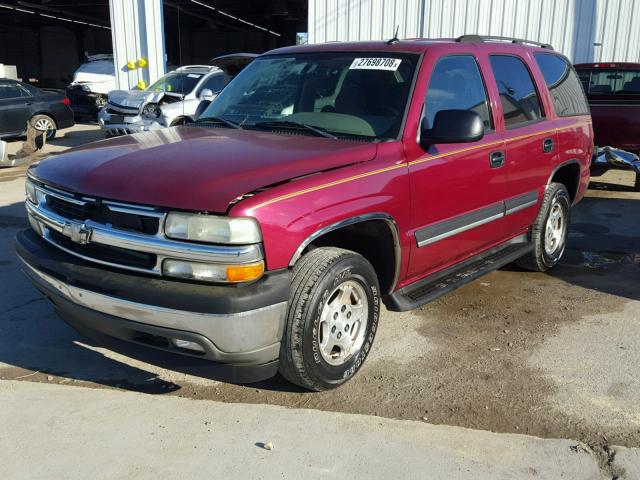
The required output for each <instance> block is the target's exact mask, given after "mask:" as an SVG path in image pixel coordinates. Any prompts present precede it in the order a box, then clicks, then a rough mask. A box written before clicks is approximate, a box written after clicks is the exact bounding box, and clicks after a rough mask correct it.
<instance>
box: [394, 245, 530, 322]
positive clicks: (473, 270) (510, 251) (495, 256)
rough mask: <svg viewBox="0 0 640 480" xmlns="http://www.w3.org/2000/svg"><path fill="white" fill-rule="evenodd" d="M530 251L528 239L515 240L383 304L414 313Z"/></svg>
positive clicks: (405, 288)
mask: <svg viewBox="0 0 640 480" xmlns="http://www.w3.org/2000/svg"><path fill="white" fill-rule="evenodd" d="M531 250H533V244H531V242H529V241H528V240H526V236H522V237H517V238H514V239H513V240H510V241H509V242H507V243H505V244H502V245H500V246H498V247H496V248H493V249H491V250H488V251H486V252H483V253H481V254H479V255H476V256H474V257H471V258H469V259H467V260H465V261H464V262H462V263H458V264H457V265H454V266H452V267H449V268H446V269H444V270H442V271H440V272H437V273H434V274H432V275H429V276H428V277H425V278H423V279H422V280H419V281H417V282H415V283H413V284H411V285H408V286H406V287H404V288H402V289H400V290H397V291H395V292H393V293H392V294H390V295H388V296H387V297H386V298H384V303H385V305H386V306H387V308H388V309H389V310H392V311H395V312H405V311H407V310H413V309H415V308H418V307H420V306H421V305H424V304H426V303H429V302H432V301H433V300H435V299H437V298H439V297H441V296H442V295H445V294H447V293H449V292H451V291H453V290H455V289H457V288H460V287H462V286H463V285H466V284H467V283H469V282H472V281H473V280H475V279H477V278H479V277H481V276H483V275H485V274H487V273H491V272H493V271H494V270H497V269H499V268H500V267H503V266H505V265H507V264H508V263H511V262H513V261H514V260H517V259H518V258H520V257H522V256H523V255H526V254H527V253H529V252H530V251H531Z"/></svg>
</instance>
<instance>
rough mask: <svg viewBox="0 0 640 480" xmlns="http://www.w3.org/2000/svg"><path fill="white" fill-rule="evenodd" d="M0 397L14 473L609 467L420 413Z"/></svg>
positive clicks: (35, 390)
mask: <svg viewBox="0 0 640 480" xmlns="http://www.w3.org/2000/svg"><path fill="white" fill-rule="evenodd" d="M0 404H1V405H2V408H1V409H0V423H1V424H2V426H3V428H2V434H0V464H1V465H2V470H3V472H4V473H3V477H4V478H12V479H23V478H24V479H30V480H35V479H52V478H65V479H67V480H74V479H78V480H85V479H87V478H136V479H146V478H148V479H158V478H224V479H227V480H231V479H249V478H251V479H257V478H264V479H276V478H278V479H282V478H285V479H298V478H305V479H315V478H318V479H320V478H322V479H326V478H332V477H334V476H336V477H339V478H346V479H348V478H367V479H392V478H396V479H428V478H433V479H451V480H453V479H460V480H466V479H469V480H472V479H473V480H498V479H519V480H524V479H545V480H553V479H576V480H577V479H579V480H599V479H605V478H612V477H611V475H610V472H606V471H603V470H602V469H601V468H599V465H598V458H597V456H595V455H594V454H593V453H592V452H591V451H590V450H589V449H588V447H586V446H584V445H581V444H579V443H578V442H575V441H571V440H554V439H546V440H543V439H540V438H535V437H530V436H525V435H513V434H511V435H507V434H495V433H489V432H481V431H474V430H469V429H465V428H460V427H446V426H436V425H428V424H425V423H420V422H415V421H400V420H389V419H383V418H379V417H372V416H364V415H352V414H344V413H329V412H320V411H315V410H300V409H288V408H284V407H275V406H269V405H245V404H224V403H218V402H212V401H202V400H190V399H184V398H179V397H166V396H165V397H160V396H152V395H145V394H139V393H129V392H116V391H105V390H94V389H88V388H79V387H71V386H60V385H48V384H38V383H27V382H13V381H4V382H0ZM269 442H271V443H272V444H273V450H267V449H265V448H264V444H267V443H269ZM628 452H629V453H628V454H626V456H629V457H631V456H635V458H630V460H631V461H634V462H637V460H638V454H637V452H636V451H631V450H629V451H628ZM636 468H637V467H636ZM635 471H637V469H636V470H635ZM625 478H626V477H625ZM629 478H632V477H629Z"/></svg>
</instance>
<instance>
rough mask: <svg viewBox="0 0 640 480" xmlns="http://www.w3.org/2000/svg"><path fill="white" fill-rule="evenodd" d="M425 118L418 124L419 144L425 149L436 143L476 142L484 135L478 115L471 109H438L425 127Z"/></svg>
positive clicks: (482, 125)
mask: <svg viewBox="0 0 640 480" xmlns="http://www.w3.org/2000/svg"><path fill="white" fill-rule="evenodd" d="M427 127H428V125H427V119H426V118H424V119H423V120H422V123H421V124H420V146H421V147H422V148H424V149H425V150H426V149H427V148H429V147H430V146H431V145H434V144H436V143H464V142H477V141H478V140H480V139H482V137H483V136H484V124H483V123H482V119H481V118H480V115H478V114H477V113H476V112H474V111H472V110H440V111H439V112H438V113H436V117H435V118H434V119H433V126H432V127H431V128H427Z"/></svg>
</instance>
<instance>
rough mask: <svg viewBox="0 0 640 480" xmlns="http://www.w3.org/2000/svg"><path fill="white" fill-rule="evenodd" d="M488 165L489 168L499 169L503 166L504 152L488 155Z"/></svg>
mask: <svg viewBox="0 0 640 480" xmlns="http://www.w3.org/2000/svg"><path fill="white" fill-rule="evenodd" d="M489 165H491V168H500V167H503V166H504V152H503V151H502V150H497V151H495V152H491V153H490V154H489Z"/></svg>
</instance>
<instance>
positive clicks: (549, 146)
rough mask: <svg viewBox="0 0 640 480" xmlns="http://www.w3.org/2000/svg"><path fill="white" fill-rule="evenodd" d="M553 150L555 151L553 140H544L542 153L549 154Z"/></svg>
mask: <svg viewBox="0 0 640 480" xmlns="http://www.w3.org/2000/svg"><path fill="white" fill-rule="evenodd" d="M552 150H553V139H552V138H545V139H544V140H542V151H543V152H544V153H549V152H551V151H552Z"/></svg>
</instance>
